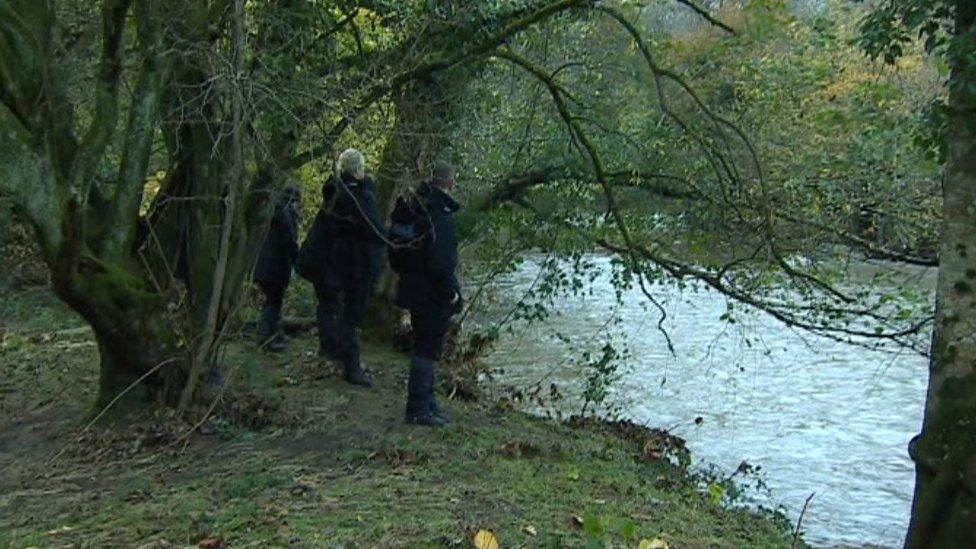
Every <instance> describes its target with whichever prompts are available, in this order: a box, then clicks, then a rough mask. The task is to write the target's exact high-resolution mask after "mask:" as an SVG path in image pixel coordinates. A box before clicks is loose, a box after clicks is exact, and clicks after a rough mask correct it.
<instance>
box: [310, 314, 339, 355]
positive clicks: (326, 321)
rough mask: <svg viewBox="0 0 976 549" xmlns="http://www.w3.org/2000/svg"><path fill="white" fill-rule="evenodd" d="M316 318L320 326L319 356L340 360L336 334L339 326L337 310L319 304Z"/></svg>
mask: <svg viewBox="0 0 976 549" xmlns="http://www.w3.org/2000/svg"><path fill="white" fill-rule="evenodd" d="M315 318H316V320H317V321H318V322H317V324H318V328H319V356H320V357H322V358H328V359H331V360H339V342H338V337H337V335H336V332H337V326H336V320H335V311H333V310H332V309H330V308H327V307H322V306H319V307H318V308H317V309H316V310H315Z"/></svg>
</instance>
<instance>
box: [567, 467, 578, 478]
mask: <svg viewBox="0 0 976 549" xmlns="http://www.w3.org/2000/svg"><path fill="white" fill-rule="evenodd" d="M566 478H568V479H569V480H579V479H580V472H579V469H575V468H574V469H570V470H569V471H566Z"/></svg>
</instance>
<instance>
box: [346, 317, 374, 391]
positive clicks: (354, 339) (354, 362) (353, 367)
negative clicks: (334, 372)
mask: <svg viewBox="0 0 976 549" xmlns="http://www.w3.org/2000/svg"><path fill="white" fill-rule="evenodd" d="M339 343H340V348H339V354H340V356H341V358H340V361H341V363H342V379H344V380H346V382H347V383H351V384H353V385H360V386H362V387H372V386H373V376H371V375H369V374H367V373H366V372H365V371H364V370H363V367H362V365H361V364H360V363H359V334H358V333H357V331H356V327H355V326H350V325H346V324H342V325H340V326H339Z"/></svg>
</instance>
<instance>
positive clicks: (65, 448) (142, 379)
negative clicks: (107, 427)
mask: <svg viewBox="0 0 976 549" xmlns="http://www.w3.org/2000/svg"><path fill="white" fill-rule="evenodd" d="M176 360H177V359H176V358H170V359H166V360H164V361H162V362H160V363H159V364H157V365H155V366H153V367H152V368H150V369H149V370H148V371H147V372H146V373H144V374H142V375H141V376H139V378H138V379H136V380H135V381H133V382H132V383H130V384H129V386H128V387H126V388H125V389H123V390H122V391H121V392H120V393H119V394H117V395H115V398H113V399H112V401H111V402H109V403H108V404H106V405H105V407H104V408H102V411H100V412H98V415H96V416H95V418H94V419H92V420H91V421H89V422H88V425H85V427H84V428H82V430H81V432H79V433H78V438H76V439H75V442H80V441H81V435H83V434H85V433H86V432H87V431H88V429H91V427H92V425H95V423H97V422H98V420H100V419H102V416H104V415H105V414H106V413H108V411H109V410H110V409H111V408H112V406H114V405H115V403H116V402H118V401H119V400H120V399H121V398H122V397H124V396H125V395H126V394H127V393H128V392H129V391H131V390H132V389H134V388H135V386H136V385H139V384H140V383H142V382H143V381H144V380H145V379H146V378H147V377H149V376H151V375H153V374H154V373H156V372H157V371H158V370H159V369H160V368H162V367H163V366H165V365H167V364H169V363H171V362H175V361H176ZM69 447H71V444H70V443H69V444H66V445H65V446H64V448H61V450H60V451H58V453H57V454H54V457H52V458H51V459H49V460H48V462H47V464H48V465H50V464H52V463H54V462H55V461H57V460H58V458H60V457H61V456H62V455H63V454H64V453H65V452H66V451H68V448H69Z"/></svg>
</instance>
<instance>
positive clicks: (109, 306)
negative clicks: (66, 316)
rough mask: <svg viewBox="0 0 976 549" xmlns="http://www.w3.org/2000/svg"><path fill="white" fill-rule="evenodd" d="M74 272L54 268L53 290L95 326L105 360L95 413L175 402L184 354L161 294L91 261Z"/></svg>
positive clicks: (83, 262)
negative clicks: (146, 289) (153, 402)
mask: <svg viewBox="0 0 976 549" xmlns="http://www.w3.org/2000/svg"><path fill="white" fill-rule="evenodd" d="M78 265H80V266H81V267H80V268H78V269H77V270H75V269H71V268H70V267H71V264H70V263H68V262H58V263H55V264H54V266H53V269H52V281H53V283H54V290H55V292H56V293H57V295H58V297H60V298H61V299H62V300H63V301H64V302H65V303H67V304H68V305H69V306H70V307H71V308H72V309H74V310H75V311H76V312H78V314H80V315H81V316H82V317H83V318H84V319H85V320H86V321H87V322H88V323H89V325H91V327H92V331H93V332H94V334H95V340H96V341H97V343H98V350H99V356H100V359H101V371H100V377H99V390H98V397H97V399H96V401H95V410H93V412H94V413H100V412H102V411H103V410H104V409H105V408H106V407H108V406H111V407H112V412H113V415H122V414H125V413H128V412H130V411H133V410H136V409H139V408H143V407H145V406H146V405H147V404H148V403H150V402H151V401H152V400H156V401H159V402H162V403H165V404H170V405H172V404H174V403H175V402H176V401H177V399H178V397H179V389H180V388H181V387H182V386H183V383H184V381H185V379H186V371H187V362H186V353H185V352H183V350H182V349H181V348H180V347H181V344H180V342H179V336H178V333H179V330H178V329H174V328H176V326H175V325H174V321H175V319H174V318H171V317H170V316H169V315H168V314H167V311H168V310H169V308H168V307H166V303H165V302H164V300H163V299H161V298H160V297H159V295H158V294H155V293H152V292H147V291H145V289H144V288H143V287H142V283H141V280H139V279H138V278H135V277H133V276H131V275H130V274H129V273H127V272H125V271H124V270H121V269H118V268H115V267H112V266H108V265H104V264H102V265H96V264H95V263H94V262H93V261H91V260H89V259H83V260H81V261H79V262H78Z"/></svg>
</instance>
